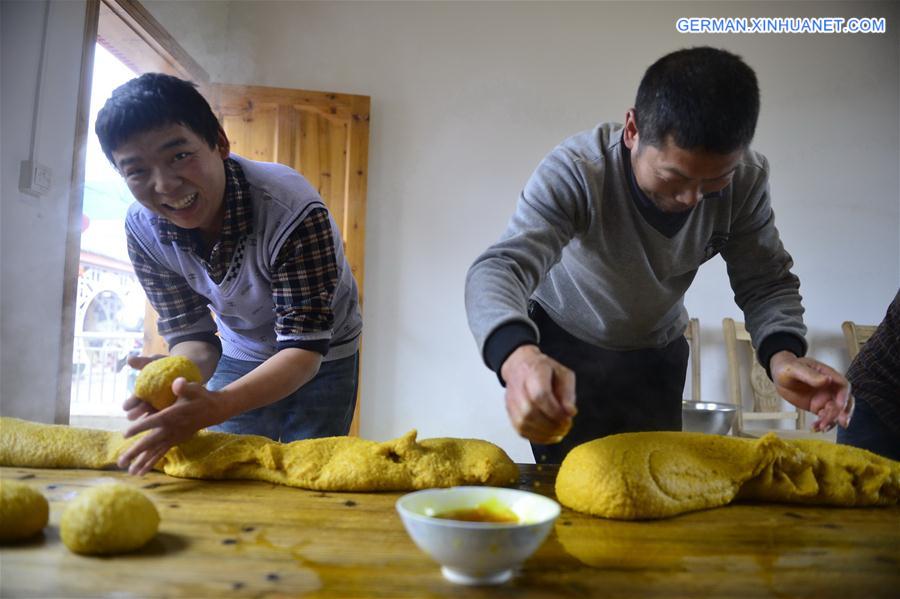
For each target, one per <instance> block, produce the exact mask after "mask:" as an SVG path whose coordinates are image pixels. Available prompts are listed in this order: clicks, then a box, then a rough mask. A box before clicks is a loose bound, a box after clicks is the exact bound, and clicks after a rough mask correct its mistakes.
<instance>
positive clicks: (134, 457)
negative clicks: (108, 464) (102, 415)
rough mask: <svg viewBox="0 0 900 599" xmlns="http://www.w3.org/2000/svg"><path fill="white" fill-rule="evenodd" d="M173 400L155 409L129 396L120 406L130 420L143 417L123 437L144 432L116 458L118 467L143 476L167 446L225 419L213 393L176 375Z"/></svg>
mask: <svg viewBox="0 0 900 599" xmlns="http://www.w3.org/2000/svg"><path fill="white" fill-rule="evenodd" d="M172 391H173V392H174V393H175V396H176V397H177V399H176V400H175V403H174V404H172V405H171V406H169V407H168V408H166V409H165V410H160V411H159V412H157V411H156V410H154V409H153V408H152V407H151V406H150V405H149V404H147V403H145V402H143V401H141V400H140V399H138V398H137V397H134V396H132V397H129V398H128V400H127V401H126V402H125V405H124V406H123V407H124V408H125V410H126V412H128V419H129V420H136V419H138V418H140V417H141V416H145V417H144V418H141V419H140V420H138V422H137V423H136V424H134V425H132V426H131V427H130V428H129V429H128V430H127V431H125V438H126V439H127V438H129V437H133V436H134V435H136V434H138V433H140V432H143V431H151V432H149V433H148V434H146V435H144V436H143V437H141V439H139V440H138V441H137V443H135V444H134V445H132V446H131V447H129V448H128V450H127V451H125V453H123V454H122V455H121V456H120V457H119V462H118V463H119V467H120V468H124V467H125V466H128V465H129V464H130V466H129V468H128V472H130V473H131V474H135V475H142V474H145V473H147V472H149V471H150V470H151V469H152V468H153V466H154V465H156V463H157V462H158V461H159V460H160V459H161V458H162V457H163V456H164V455H165V454H166V452H167V451H168V450H169V448H171V447H173V446H174V445H178V444H179V443H181V442H182V441H186V440H187V439H189V438H190V437H191V436H192V435H193V434H194V433H196V432H197V431H198V430H200V429H202V428H206V427H207V426H212V425H213V424H218V423H220V422H222V421H223V420H225V419H226V416H225V415H223V414H219V412H220V411H221V406H222V401H220V400H219V399H218V398H217V397H216V395H217V394H216V392H213V391H207V390H206V388H205V387H203V385H200V384H198V383H190V382H188V381H187V380H186V379H184V378H180V377H179V378H177V379H175V381H174V382H173V383H172Z"/></svg>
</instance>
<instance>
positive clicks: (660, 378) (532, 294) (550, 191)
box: [466, 48, 849, 462]
mask: <svg viewBox="0 0 900 599" xmlns="http://www.w3.org/2000/svg"><path fill="white" fill-rule="evenodd" d="M758 114H759V89H758V86H757V81H756V75H755V74H754V72H753V70H752V69H751V68H750V67H748V66H747V65H746V64H745V63H744V62H743V61H742V60H741V59H740V58H739V57H737V56H735V55H733V54H730V53H728V52H725V51H723V50H717V49H713V48H692V49H689V50H680V51H678V52H674V53H672V54H669V55H667V56H664V57H663V58H661V59H660V60H658V61H657V62H656V63H655V64H653V65H652V66H651V67H650V68H649V69H648V70H647V72H646V73H645V75H644V78H643V79H642V81H641V84H640V86H639V89H638V93H637V99H636V101H635V107H634V108H631V109H630V110H628V112H627V113H626V115H625V123H624V125H619V124H610V123H606V124H601V125H599V126H598V127H596V128H595V129H592V130H589V131H585V132H582V133H579V134H577V135H575V136H573V137H571V138H569V139H567V140H565V141H564V142H563V143H562V144H560V145H559V146H558V147H556V148H555V149H554V150H553V151H552V152H550V154H549V155H547V157H546V158H544V160H543V161H542V162H541V163H540V164H539V165H538V167H537V169H536V170H535V172H534V174H533V175H532V176H531V179H530V180H529V181H528V183H527V185H526V186H525V189H524V190H523V192H522V194H521V197H520V198H519V202H518V205H517V207H516V212H515V214H514V215H513V217H512V219H511V220H510V222H509V225H508V227H507V229H506V232H505V233H504V234H503V236H502V237H501V239H500V240H499V241H498V242H497V243H495V244H494V245H493V246H491V247H490V248H488V249H487V251H485V252H484V253H483V254H482V255H481V256H479V257H478V258H477V259H476V260H475V263H474V264H473V265H472V267H471V268H470V270H469V273H468V277H467V280H466V310H467V313H468V318H469V326H470V328H471V330H472V332H473V334H474V335H475V339H476V341H477V343H478V346H479V349H480V350H481V352H482V356H483V358H484V360H485V362H486V363H487V365H488V366H489V367H490V368H491V369H492V370H494V371H495V372H497V374H498V376H499V377H500V379H501V382H502V383H504V384H505V385H506V407H507V412H508V413H509V417H510V420H511V421H512V423H513V425H514V426H515V428H516V430H517V431H518V432H519V434H521V435H522V436H523V437H525V438H527V439H529V440H530V441H531V442H532V447H533V450H534V454H535V458H536V459H537V460H538V461H539V462H560V461H561V460H562V458H563V457H564V456H565V454H566V453H567V452H568V451H569V450H570V449H571V448H572V447H574V446H576V445H578V444H580V443H583V442H585V441H589V440H591V439H595V438H599V437H603V436H606V435H610V434H615V433H621V432H630V431H647V430H681V398H682V393H683V390H684V380H685V372H686V368H687V358H688V347H687V342H686V340H685V338H684V335H683V333H684V329H685V326H686V324H687V320H688V316H687V313H686V311H685V308H684V294H685V292H686V291H687V289H688V287H689V286H690V284H691V281H693V279H694V276H695V274H696V272H697V269H698V268H699V266H700V265H701V264H702V263H704V262H706V261H707V260H709V259H710V258H712V257H713V256H715V255H716V254H719V253H721V254H722V257H723V258H724V259H725V262H726V263H727V266H728V276H729V279H730V281H731V286H732V288H733V289H734V293H735V301H736V302H737V304H738V306H739V307H740V308H741V309H742V310H743V311H744V314H745V320H746V323H747V327H748V329H749V330H750V333H751V336H752V338H753V341H754V347H755V349H756V353H757V357H758V359H759V360H760V363H761V364H762V365H763V366H764V367H765V368H766V370H767V371H768V372H769V373H770V376H771V377H772V379H773V381H774V382H775V384H776V386H777V388H778V391H779V393H780V394H781V396H782V397H784V398H785V399H787V400H788V401H790V402H791V403H792V404H794V405H796V406H798V407H799V408H802V409H805V410H810V411H812V412H813V413H815V414H817V415H818V417H819V418H818V420H817V421H816V423H815V424H814V428H815V429H816V430H825V429H827V428H830V427H832V426H834V424H835V423H840V424H842V425H844V426H846V424H847V419H848V415H849V407H848V404H849V402H848V398H849V392H848V385H847V381H846V379H844V377H843V376H841V375H840V374H839V373H838V372H837V371H835V370H834V369H832V368H830V367H828V366H826V365H824V364H822V363H820V362H818V361H816V360H812V359H810V358H806V357H804V355H805V353H806V349H807V345H806V341H805V339H804V335H805V333H806V328H805V326H804V325H803V320H802V314H803V307H802V306H801V304H800V299H801V298H800V294H799V286H800V285H799V280H798V279H797V277H796V276H795V275H793V274H792V273H791V271H790V267H791V266H792V264H793V261H792V260H791V257H790V255H789V254H788V253H787V252H786V251H785V249H784V247H783V246H782V244H781V240H780V239H779V236H778V231H777V229H776V228H775V224H774V216H773V213H772V208H771V206H770V201H769V189H768V182H767V181H768V174H769V165H768V162H767V161H766V159H765V157H764V156H762V155H761V154H758V153H756V152H754V151H752V150H750V149H749V145H750V141H751V140H752V138H753V133H754V130H755V128H756V121H757V116H758ZM576 398H577V410H576ZM570 429H571V430H570Z"/></svg>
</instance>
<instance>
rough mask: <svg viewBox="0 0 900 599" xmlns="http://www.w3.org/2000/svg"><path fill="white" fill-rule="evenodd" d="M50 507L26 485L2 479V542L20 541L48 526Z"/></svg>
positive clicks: (0, 528)
mask: <svg viewBox="0 0 900 599" xmlns="http://www.w3.org/2000/svg"><path fill="white" fill-rule="evenodd" d="M49 515H50V506H49V505H48V504H47V500H46V499H45V498H44V496H43V495H41V493H40V492H39V491H37V490H36V489H32V488H31V487H30V486H28V485H26V484H25V483H20V482H16V481H13V480H3V479H0V541H18V540H20V539H27V538H29V537H33V536H34V535H36V534H37V533H39V532H40V531H41V530H43V528H44V527H45V526H47V518H48V516H49Z"/></svg>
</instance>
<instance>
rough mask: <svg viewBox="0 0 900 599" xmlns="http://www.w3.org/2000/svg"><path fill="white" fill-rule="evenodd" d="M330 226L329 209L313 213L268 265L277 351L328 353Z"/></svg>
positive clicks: (333, 271)
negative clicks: (269, 265)
mask: <svg viewBox="0 0 900 599" xmlns="http://www.w3.org/2000/svg"><path fill="white" fill-rule="evenodd" d="M331 227H332V223H331V218H330V216H329V214H328V210H326V209H325V208H316V209H314V210H312V211H310V213H309V214H308V215H307V216H306V217H305V218H304V219H303V220H302V221H300V223H299V224H298V225H297V227H296V228H295V229H294V230H293V231H292V232H291V234H290V235H289V236H288V238H287V239H286V241H285V243H284V244H283V245H282V247H281V249H280V250H279V251H278V255H277V257H276V259H275V261H274V263H273V265H272V295H273V299H274V301H275V334H276V339H277V341H278V349H284V348H286V347H298V348H301V349H307V350H311V351H315V352H318V353H321V354H322V355H325V354H326V353H328V347H329V344H330V342H331V336H332V328H333V326H334V311H333V309H332V300H333V299H334V293H335V289H336V288H337V283H338V274H339V273H338V266H337V256H336V253H335V248H334V235H333V233H332V228H331Z"/></svg>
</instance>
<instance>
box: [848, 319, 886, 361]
mask: <svg viewBox="0 0 900 599" xmlns="http://www.w3.org/2000/svg"><path fill="white" fill-rule="evenodd" d="M877 328H878V327H877V326H874V325H865V324H856V323H855V322H853V321H852V320H845V321H844V322H843V324H841V329H842V330H843V331H844V339H845V340H846V341H847V353H848V354H849V355H850V361H851V362H852V361H853V359H854V358H855V357H856V354H858V353H859V350H860V348H861V347H862V346H863V345H865V343H866V341H868V340H869V337H871V336H872V334H873V333H874V332H875V329H877Z"/></svg>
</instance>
